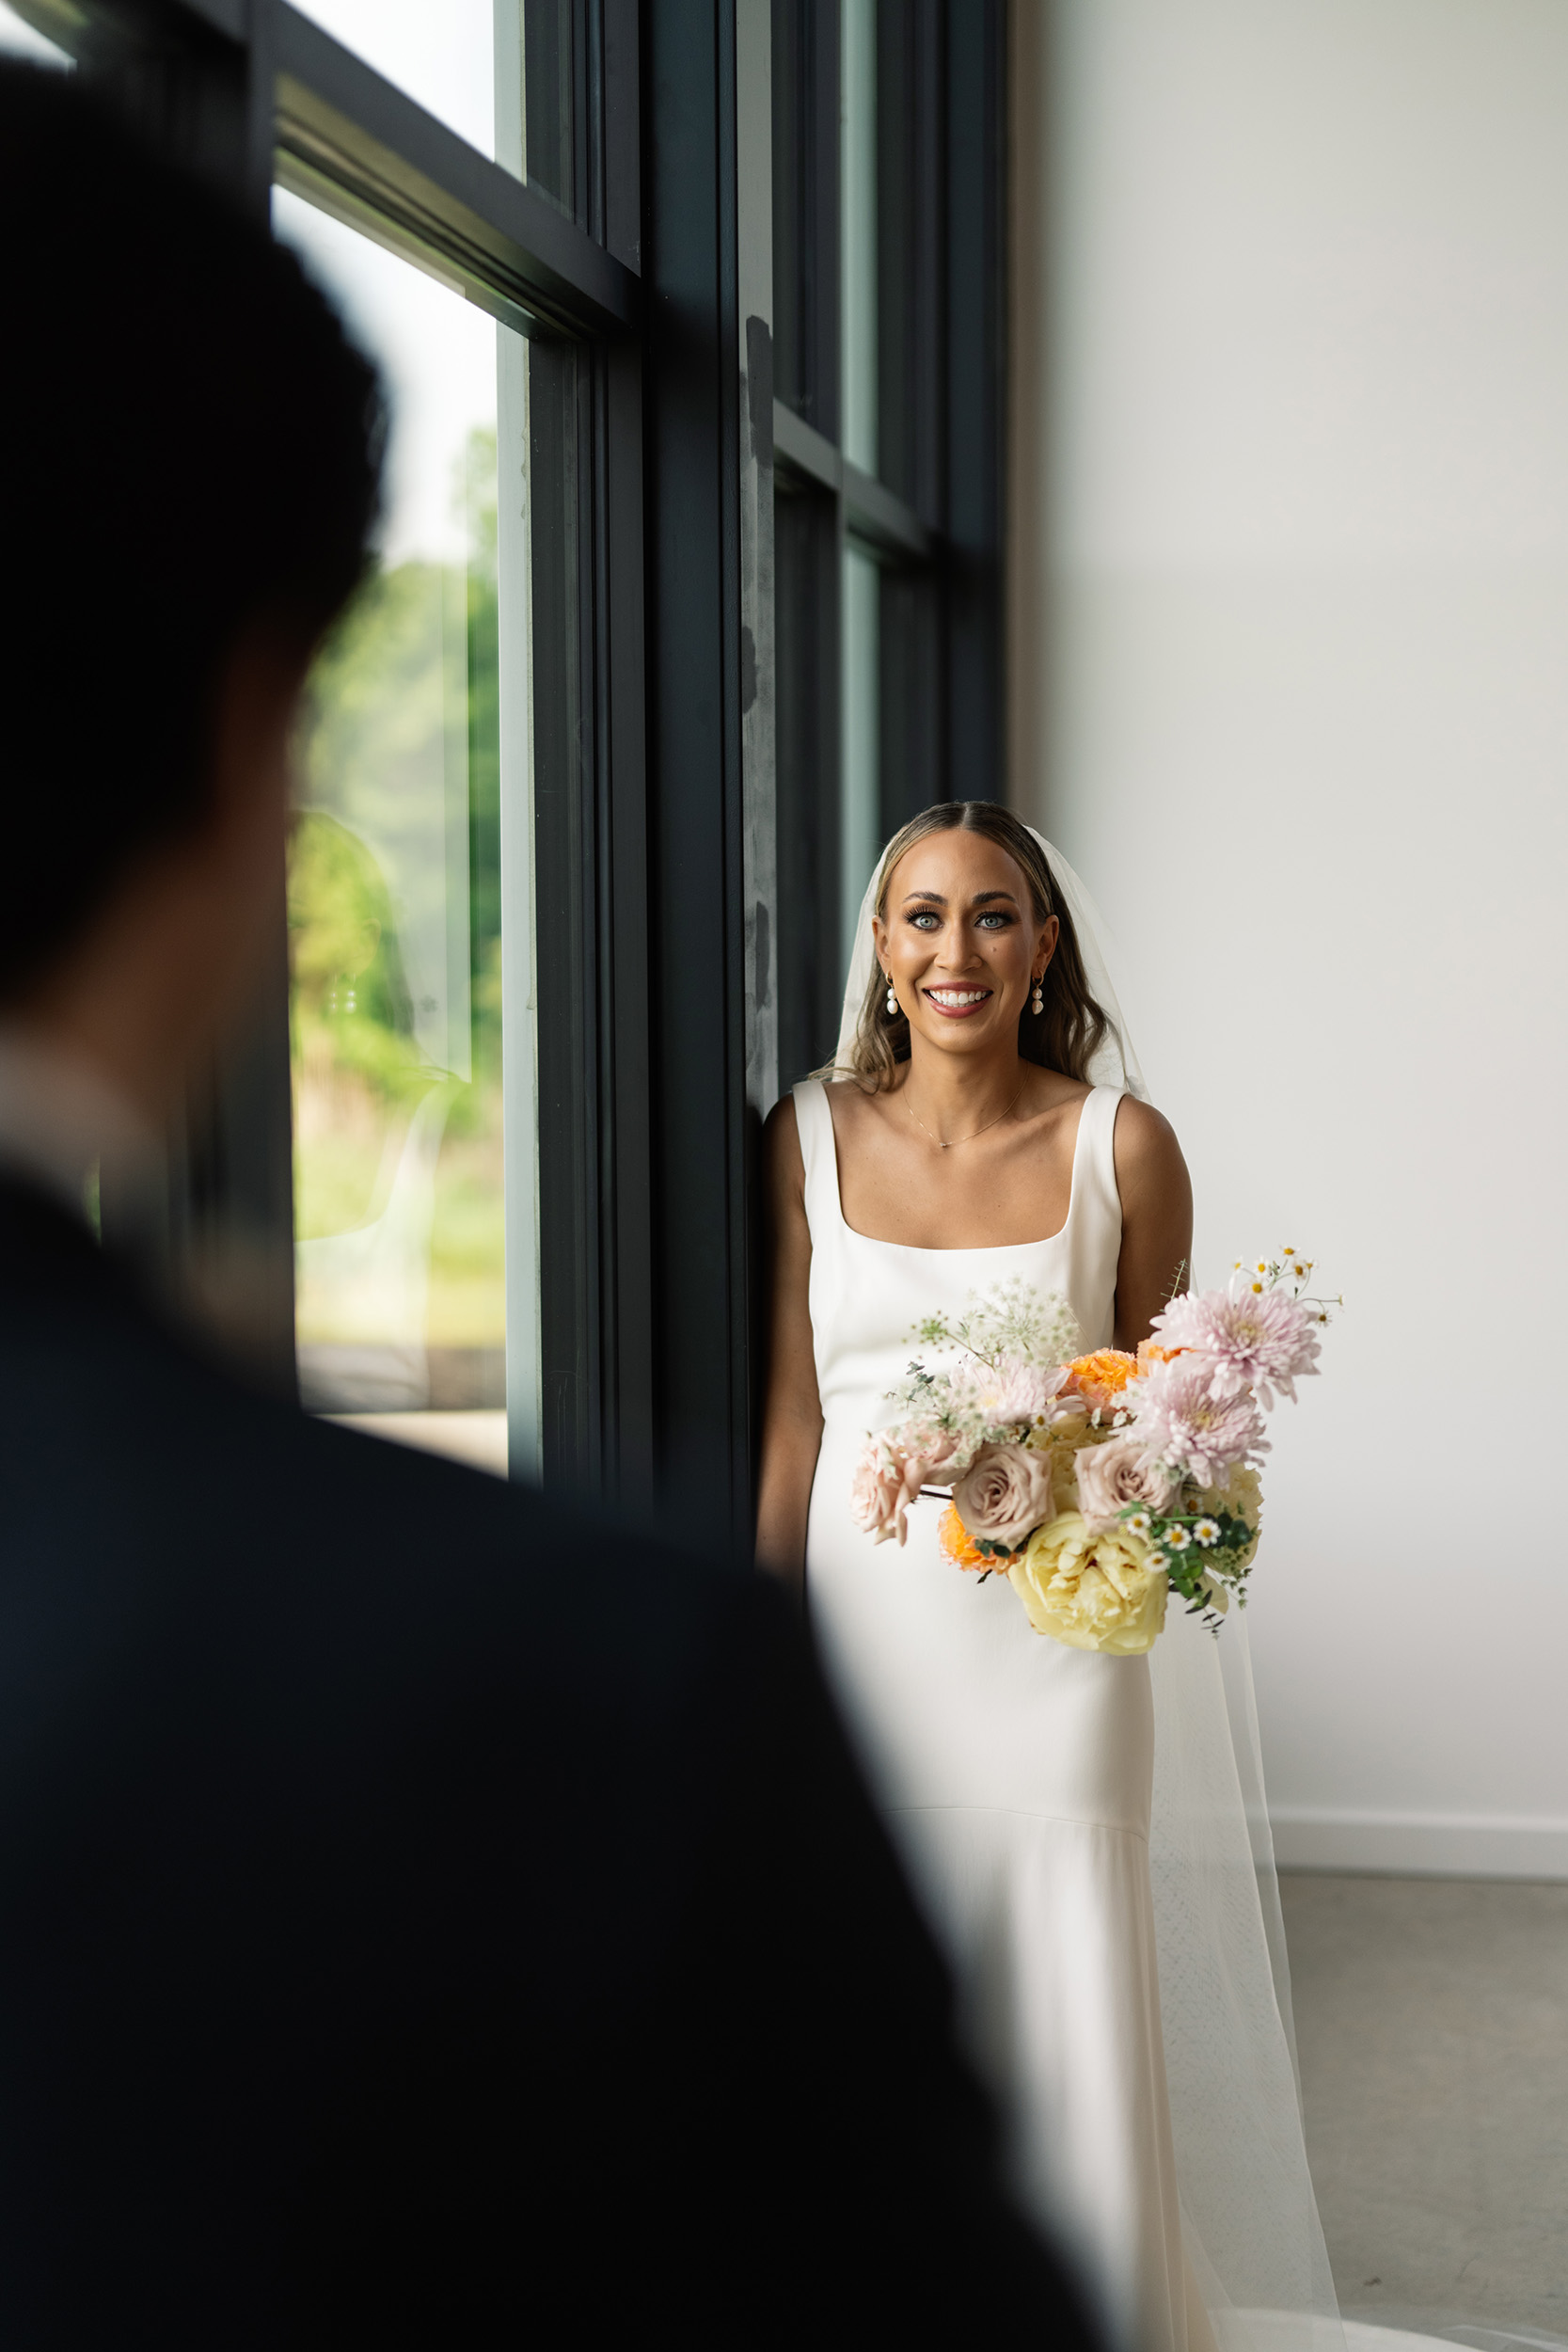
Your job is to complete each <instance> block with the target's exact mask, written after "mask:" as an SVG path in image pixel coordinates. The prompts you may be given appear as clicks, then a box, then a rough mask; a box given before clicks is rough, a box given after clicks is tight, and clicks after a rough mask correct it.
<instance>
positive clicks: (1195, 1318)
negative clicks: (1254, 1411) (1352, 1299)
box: [1154, 1274, 1318, 1412]
mask: <svg viewBox="0 0 1568 2352" xmlns="http://www.w3.org/2000/svg"><path fill="white" fill-rule="evenodd" d="M1317 1320H1318V1319H1317V1316H1316V1314H1315V1312H1314V1311H1313V1310H1312V1309H1311V1308H1309V1307H1304V1306H1303V1305H1302V1304H1301V1303H1300V1302H1299V1301H1298V1300H1297V1299H1294V1298H1291V1297H1290V1296H1289V1295H1287V1294H1286V1293H1285V1292H1284V1291H1277V1290H1255V1289H1254V1288H1253V1285H1252V1283H1251V1281H1250V1280H1249V1279H1247V1277H1246V1276H1244V1275H1241V1274H1236V1275H1232V1277H1231V1279H1230V1283H1229V1286H1228V1288H1227V1289H1226V1290H1223V1291H1188V1292H1186V1293H1185V1294H1184V1295H1183V1296H1182V1297H1180V1298H1173V1299H1172V1300H1171V1302H1170V1305H1169V1306H1168V1307H1167V1308H1166V1309H1165V1311H1164V1314H1162V1315H1156V1316H1155V1318H1154V1328H1155V1330H1156V1331H1158V1333H1159V1334H1160V1342H1161V1344H1162V1346H1164V1347H1169V1348H1182V1349H1184V1350H1185V1351H1186V1360H1187V1361H1188V1363H1189V1364H1192V1365H1197V1364H1201V1365H1202V1366H1203V1368H1204V1371H1205V1373H1206V1375H1207V1377H1208V1381H1209V1393H1210V1394H1211V1396H1212V1397H1214V1398H1215V1399H1219V1398H1223V1397H1227V1396H1239V1395H1240V1394H1241V1392H1242V1391H1243V1389H1245V1388H1249V1387H1250V1388H1253V1389H1256V1391H1258V1401H1259V1404H1260V1405H1261V1406H1262V1407H1263V1410H1264V1411H1265V1412H1268V1411H1269V1410H1270V1409H1271V1407H1272V1406H1273V1404H1274V1391H1275V1389H1278V1390H1279V1391H1281V1393H1282V1394H1283V1395H1285V1396H1288V1397H1290V1398H1291V1399H1292V1400H1293V1399H1294V1397H1295V1393H1296V1391H1295V1383H1296V1381H1297V1380H1298V1379H1299V1378H1300V1377H1301V1376H1302V1375H1303V1374H1305V1373H1309V1372H1316V1371H1317V1369H1318V1333H1317Z"/></svg>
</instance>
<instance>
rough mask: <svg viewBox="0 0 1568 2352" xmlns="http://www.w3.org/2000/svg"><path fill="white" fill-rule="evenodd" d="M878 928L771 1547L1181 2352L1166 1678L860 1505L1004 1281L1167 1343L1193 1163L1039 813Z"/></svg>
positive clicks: (914, 848) (1050, 2106)
mask: <svg viewBox="0 0 1568 2352" xmlns="http://www.w3.org/2000/svg"><path fill="white" fill-rule="evenodd" d="M862 922H863V924H868V925H869V928H870V934H871V943H872V945H873V946H874V948H875V959H874V961H873V963H872V966H871V970H870V972H869V975H868V977H867V979H866V982H865V986H864V991H863V995H862V997H861V1001H860V1006H859V1014H858V1019H857V1021H856V1023H855V1025H854V1028H853V1032H852V1034H851V1035H850V1036H849V1037H848V1038H847V1039H843V1040H841V1046H840V1053H839V1056H838V1057H837V1059H836V1060H835V1062H834V1063H833V1064H832V1065H831V1066H830V1067H829V1068H828V1069H827V1070H825V1071H823V1072H822V1073H819V1075H818V1076H817V1077H816V1078H812V1079H807V1080H805V1081H804V1082H803V1083H802V1084H801V1085H800V1086H798V1087H797V1088H796V1089H794V1092H793V1094H792V1095H791V1096H788V1097H786V1098H785V1100H784V1102H783V1103H781V1104H780V1105H779V1107H778V1109H777V1110H776V1111H775V1112H774V1114H773V1116H772V1119H771V1120H770V1121H769V1125H768V1168H769V1184H770V1206H771V1212H772V1224H773V1245H774V1246H773V1285H772V1305H773V1327H772V1343H771V1353H770V1359H769V1375H768V1411H767V1420H766V1425H765V1431H764V1442H763V1462H762V1478H761V1500H760V1508H759V1512H758V1524H757V1549H758V1553H759V1556H760V1557H761V1558H762V1559H763V1560H764V1561H765V1562H766V1563H767V1564H768V1565H770V1566H772V1567H773V1568H775V1569H776V1570H777V1571H778V1572H779V1573H780V1574H782V1575H784V1576H786V1577H789V1578H791V1579H800V1578H802V1577H803V1578H804V1579H805V1581H807V1583H808V1584H809V1588H810V1594H811V1602H812V1614H813V1620H814V1624H815V1626H816V1630H817V1633H818V1637H819V1639H820V1641H821V1644H822V1648H823V1653H824V1656H825V1658H826V1661H827V1663H828V1666H829V1669H830V1673H831V1675H832V1678H833V1680H834V1683H835V1686H836V1689H837V1693H838V1696H839V1698H840V1701H841V1703H842V1704H843V1706H844V1708H845V1711H846V1713H847V1717H848V1720H849V1722H850V1724H851V1725H852V1726H853V1728H854V1730H855V1732H856V1734H857V1736H858V1738H859V1740H860V1742H861V1748H862V1753H863V1756H864V1759H865V1761H866V1763H867V1765H868V1768H869V1770H870V1772H871V1776H872V1779H873V1783H874V1785H875V1787H876V1788H877V1789H878V1790H879V1794H880V1796H881V1798H882V1800H883V1802H884V1804H885V1805H886V1807H887V1810H888V1816H889V1824H890V1827H891V1828H892V1830H893V1833H894V1835H895V1838H896V1839H897V1841H898V1842H899V1844H900V1846H901V1848H902V1851H903V1853H904V1857H905V1860H906V1862H907V1863H908V1865H909V1867H910V1869H911V1874H912V1876H913V1878H914V1880H915V1883H916V1884H917V1886H918V1887H919V1889H920V1891H921V1893H922V1895H923V1896H924V1898H925V1900H926V1903H927V1911H928V1913H929V1915H930V1918H931V1922H932V1924H933V1926H934V1928H935V1929H936V1931H937V1932H938V1934H939V1936H940V1937H941V1938H942V1942H943V1943H944V1944H945V1946H946V1948H947V1951H948V1955H949V1958H950V1959H951V1961H952V1962H953V1963H954V1966H955V1969H956V1972H957V1974H958V1979H959V1984H960V1989H961V1993H962V1996H963V2000H964V2003H965V2007H966V2011H967V2022H968V2026H969V2029H970V2032H971V2036H972V2040H973V2045H974V2048H975V2049H976V2050H977V2051H978V2052H979V2053H981V2054H982V2056H983V2058H984V2060H985V2062H986V2063H987V2065H988V2066H989V2067H990V2070H991V2073H992V2079H993V2082H994V2084H995V2088H996V2090H997V2091H998V2093H999V2095H1000V2096H1001V2097H1003V2098H1004V2099H1005V2100H1006V2104H1007V2106H1008V2108H1009V2111H1010V2115H1011V2119H1012V2125H1013V2133H1014V2147H1015V2153H1016V2159H1017V2167H1018V2178H1019V2179H1020V2181H1021V2183H1022V2185H1024V2188H1025V2193H1026V2195H1027V2197H1028V2199H1029V2201H1030V2202H1031V2204H1032V2205H1033V2206H1034V2209H1035V2211H1036V2213H1037V2217H1038V2218H1039V2219H1040V2221H1041V2222H1042V2224H1044V2225H1045V2226H1047V2227H1051V2226H1055V2227H1056V2228H1058V2229H1065V2230H1066V2232H1067V2233H1068V2235H1069V2239H1070V2242H1071V2243H1072V2244H1073V2245H1074V2247H1075V2249H1076V2251H1077V2253H1078V2257H1079V2261H1080V2264H1081V2266H1082V2270H1083V2273H1084V2275H1085V2280H1086V2282H1087V2283H1088V2285H1089V2287H1090V2289H1091V2291H1092V2292H1093V2294H1094V2295H1095V2296H1096V2299H1097V2301H1098V2303H1099V2306H1100V2309H1101V2313H1102V2315H1103V2316H1104V2318H1105V2319H1106V2321H1107V2322H1108V2324H1109V2329H1110V2333H1111V2335H1112V2338H1113V2340H1115V2341H1120V2342H1123V2343H1138V2344H1148V2345H1153V2346H1158V2347H1162V2352H1178V2347H1180V2346H1183V2345H1190V2344H1193V2343H1195V2342H1196V2344H1198V2345H1200V2346H1201V2345H1202V2344H1203V2343H1204V2341H1205V2337H1204V2333H1203V2331H1202V2329H1201V2328H1200V2327H1198V2325H1197V2324H1196V2319H1195V2322H1194V2327H1193V2329H1192V2332H1191V2333H1190V2332H1189V2325H1188V2322H1189V2305H1191V2307H1192V2311H1193V2312H1195V2313H1196V2293H1195V2291H1194V2290H1193V2287H1192V2283H1191V2270H1190V2265H1189V2261H1188V2254H1187V2249H1185V2248H1184V2246H1183V2243H1182V2237H1181V2233H1180V2226H1179V2225H1178V2223H1177V2220H1176V2216H1177V2212H1178V2205H1179V2197H1178V2192H1177V2186H1176V2182H1175V2160H1174V2156H1173V2153H1172V2140H1171V2124H1170V2115H1169V2105H1168V2098H1167V2091H1166V2084H1165V2076H1164V2061H1163V2058H1162V2056H1161V2042H1160V2027H1159V2017H1158V1998H1159V1994H1158V1980H1157V1968H1156V1963H1155V1951H1154V1927H1153V1911H1152V1896H1151V1891H1150V1883H1149V1876H1148V1834H1149V1823H1150V1806H1151V1796H1152V1787H1153V1736H1154V1734H1153V1707H1152V1696H1151V1689H1150V1682H1149V1677H1148V1661H1147V1660H1145V1659H1141V1658H1114V1657H1110V1656H1102V1655H1093V1654H1089V1653H1086V1652H1080V1651H1076V1650H1070V1649H1067V1648H1064V1647H1062V1646H1061V1645H1040V1644H1037V1643H1036V1641H1035V1637H1034V1635H1033V1633H1032V1632H1031V1631H1030V1629H1029V1625H1028V1622H1027V1620H1026V1619H1024V1618H1022V1616H1021V1614H1020V1613H1019V1612H1018V1610H1017V1609H1016V1607H1013V1608H1008V1607H1007V1606H1006V1605H1005V1604H1006V1603H1007V1602H1010V1601H1011V1597H1012V1596H1011V1594H1010V1592H1006V1591H1005V1590H1004V1588H1003V1587H1002V1586H1001V1585H999V1584H998V1585H993V1586H992V1587H990V1589H987V1590H981V1589H978V1588H977V1587H976V1586H974V1584H972V1583H970V1582H968V1581H966V1580H964V1579H961V1578H958V1577H955V1576H954V1575H953V1574H952V1573H951V1570H950V1567H949V1565H948V1564H947V1563H946V1561H945V1560H944V1559H943V1557H942V1552H941V1549H940V1545H939V1541H938V1530H937V1515H936V1511H935V1508H934V1506H929V1505H927V1504H925V1503H922V1502H916V1503H915V1504H914V1505H913V1506H912V1507H911V1510H910V1513H909V1516H908V1530H907V1532H908V1542H907V1544H906V1545H903V1546H902V1547H900V1548H895V1547H894V1546H891V1545H890V1546H888V1547H887V1549H886V1550H885V1552H884V1551H881V1550H878V1551H870V1550H868V1549H867V1547H866V1545H865V1542H864V1539H863V1536H862V1535H861V1534H859V1532H858V1531H857V1528H856V1525H855V1522H854V1519H853V1517H852V1512H851V1483H852V1475H853V1470H854V1466H855V1464H856V1462H857V1460H858V1458H859V1455H860V1453H861V1449H862V1445H863V1438H864V1434H865V1432H866V1430H867V1429H868V1428H872V1427H877V1426H879V1425H881V1424H883V1423H885V1422H886V1421H887V1419H888V1403H887V1399H888V1394H889V1391H891V1390H892V1389H893V1388H894V1387H895V1383H896V1382H897V1380H898V1378H899V1377H900V1375H902V1373H903V1372H904V1370H905V1368H906V1366H907V1362H908V1358H909V1351H910V1342H911V1333H912V1328H913V1327H914V1326H915V1325H916V1324H917V1323H919V1322H920V1321H921V1320H922V1319H923V1318H925V1317H927V1316H929V1315H931V1314H932V1313H933V1312H937V1313H944V1312H947V1313H955V1314H961V1313H962V1311H963V1305H964V1301H965V1299H966V1298H968V1297H972V1296H973V1295H974V1292H975V1291H976V1290H977V1289H980V1288H985V1287H990V1286H994V1285H995V1284H996V1283H997V1282H998V1281H1002V1282H1010V1283H1013V1284H1015V1285H1021V1286H1022V1287H1023V1288H1024V1289H1025V1290H1030V1289H1032V1290H1034V1291H1036V1292H1037V1293H1038V1294H1039V1295H1041V1296H1042V1297H1044V1296H1045V1295H1049V1294H1056V1295H1058V1297H1059V1298H1060V1299H1062V1300H1065V1301H1066V1302H1067V1303H1068V1306H1069V1309H1070V1311H1071V1314H1072V1316H1073V1317H1074V1318H1075V1319H1076V1321H1077V1323H1078V1325H1079V1327H1080V1328H1081V1331H1082V1336H1083V1341H1084V1344H1085V1347H1090V1348H1093V1347H1100V1346H1103V1345H1104V1344H1106V1343H1107V1342H1108V1341H1110V1340H1111V1339H1112V1338H1113V1337H1114V1338H1115V1341H1116V1343H1117V1345H1118V1346H1121V1347H1124V1348H1132V1347H1135V1346H1136V1345H1137V1343H1138V1342H1139V1341H1140V1340H1141V1339H1144V1338H1145V1337H1147V1336H1148V1329H1149V1326H1150V1322H1151V1320H1152V1318H1153V1316H1154V1315H1155V1314H1156V1313H1157V1312H1158V1311H1159V1310H1160V1308H1161V1307H1162V1306H1164V1303H1165V1300H1166V1299H1167V1298H1168V1297H1169V1295H1170V1294H1171V1292H1172V1290H1173V1289H1175V1288H1176V1287H1178V1286H1179V1279H1178V1278H1179V1276H1180V1271H1181V1269H1182V1267H1183V1265H1184V1263H1185V1261H1186V1256H1187V1252H1188V1248H1189V1246H1190V1236H1191V1217H1192V1200H1191V1193H1190V1190H1189V1187H1188V1184H1187V1176H1186V1169H1185V1167H1184V1165H1183V1163H1182V1159H1181V1153H1180V1150H1179V1148H1178V1146H1177V1142H1176V1138H1175V1136H1173V1135H1172V1133H1171V1131H1170V1128H1169V1127H1168V1126H1167V1125H1166V1123H1165V1121H1164V1120H1163V1119H1162V1118H1161V1117H1160V1114H1159V1113H1158V1112H1157V1111H1156V1110H1154V1109H1152V1108H1151V1106H1150V1105H1149V1104H1147V1103H1145V1102H1141V1101H1140V1100H1138V1098H1137V1097H1136V1095H1135V1094H1133V1093H1132V1092H1130V1091H1129V1090H1128V1089H1127V1087H1126V1085H1125V1083H1124V1062H1123V1057H1122V1053H1121V1049H1120V1043H1119V1040H1117V1039H1116V1037H1115V1033H1114V1026H1113V1016H1112V1013H1111V1010H1110V1008H1109V1007H1108V1006H1106V1005H1102V1004H1101V1002H1100V1001H1099V999H1098V998H1097V996H1096V995H1095V994H1094V993H1093V992H1092V990H1091V988H1090V985H1089V981H1088V977H1087V974H1086V971H1085V956H1084V952H1083V946H1082V944H1081V942H1080V939H1079V937H1078V932H1077V929H1076V926H1075V924H1074V922H1073V919H1072V915H1071V912H1070V910H1069V906H1068V904H1067V902H1066V899H1065V897H1064V894H1063V892H1062V891H1061V890H1060V889H1059V888H1058V887H1057V884H1056V880H1055V877H1054V876H1053V873H1052V870H1051V864H1050V861H1049V859H1048V857H1047V855H1046V852H1045V850H1044V849H1043V848H1042V846H1041V844H1040V843H1039V841H1038V839H1037V836H1036V835H1035V834H1032V833H1030V832H1029V830H1028V829H1027V827H1025V826H1023V825H1022V824H1020V822H1019V821H1018V819H1017V818H1014V817H1012V816H1011V815H1010V814H1009V813H1008V812H1007V811H1006V809H1003V808H999V807H996V806H994V805H993V804H992V803H988V802H966V803H957V804H953V803H947V804H942V805H939V806H937V807H934V808H930V809H927V811H926V812H925V813H924V815H922V816H920V817H917V818H914V819H913V820H912V822H911V823H910V824H909V825H907V826H906V827H905V828H904V830H903V831H902V832H901V833H899V834H896V835H895V838H894V840H893V841H892V843H891V844H890V845H889V847H888V849H887V850H886V852H885V853H884V855H883V857H882V859H881V861H880V864H879V869H878V882H877V886H876V889H875V892H874V894H873V896H872V898H871V900H870V902H869V905H868V907H866V908H865V909H863V913H862ZM864 944H865V943H864V941H862V946H864ZM854 985H855V983H852V990H853V986H854ZM852 1000H853V998H852V991H851V1001H852ZM1107 1075H1111V1076H1113V1077H1114V1079H1115V1083H1110V1084H1102V1083H1097V1080H1101V1079H1104V1078H1105V1077H1107ZM999 1602H1000V1603H1002V1604H1004V1605H999ZM1048 1646H1049V1647H1050V1648H1051V1649H1052V1650H1053V1653H1054V1654H1053V1655H1050V1656H1047V1655H1044V1654H1043V1653H1044V1651H1045V1649H1046V1648H1047V1647H1048ZM1089 1950H1092V1951H1096V1952H1100V1953H1102V1954H1105V1955H1107V1963H1106V1966H1105V1968H1104V1971H1103V1974H1102V1979H1101V1981H1100V1982H1099V1983H1098V1984H1089V1983H1086V1982H1085V1974H1084V1968H1083V1955H1084V1953H1085V1951H1089ZM1069 2016H1070V2018H1071V2021H1072V2023H1071V2028H1070V2031H1065V2030H1064V2020H1065V2019H1067V2018H1068V2017H1069ZM1108 2185H1114V2186H1110V2187H1108Z"/></svg>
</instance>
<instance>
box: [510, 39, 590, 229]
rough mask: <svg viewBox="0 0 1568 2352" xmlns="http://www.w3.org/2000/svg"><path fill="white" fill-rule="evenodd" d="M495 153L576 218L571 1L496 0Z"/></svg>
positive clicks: (575, 74) (575, 59) (574, 62)
mask: <svg viewBox="0 0 1568 2352" xmlns="http://www.w3.org/2000/svg"><path fill="white" fill-rule="evenodd" d="M495 5H496V160H497V162H498V163H502V164H504V165H505V166H506V167H507V169H508V171H515V173H516V174H517V177H518V178H519V179H520V180H526V181H527V182H528V183H529V185H530V186H531V187H532V188H537V189H538V191H539V193H540V194H541V195H542V196H547V197H548V198H549V199H550V201H551V202H552V203H553V204H557V205H559V206H560V208H561V210H562V212H563V213H567V214H570V215H571V216H572V217H573V218H574V219H577V218H578V217H579V216H580V215H581V213H582V211H583V207H582V205H581V204H579V202H578V170H577V138H576V123H577V109H576V104H575V102H574V92H575V89H576V87H577V77H578V35H579V30H580V29H582V18H583V13H584V12H583V10H582V9H581V8H574V6H573V4H572V0H495Z"/></svg>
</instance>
